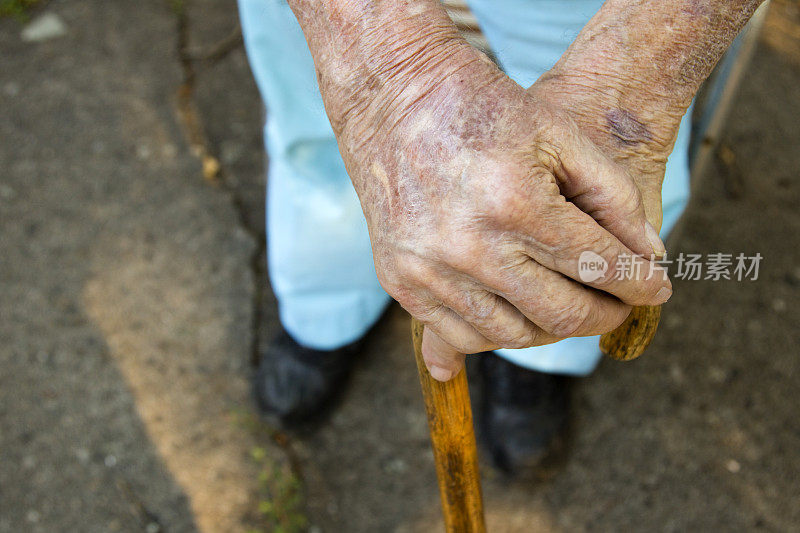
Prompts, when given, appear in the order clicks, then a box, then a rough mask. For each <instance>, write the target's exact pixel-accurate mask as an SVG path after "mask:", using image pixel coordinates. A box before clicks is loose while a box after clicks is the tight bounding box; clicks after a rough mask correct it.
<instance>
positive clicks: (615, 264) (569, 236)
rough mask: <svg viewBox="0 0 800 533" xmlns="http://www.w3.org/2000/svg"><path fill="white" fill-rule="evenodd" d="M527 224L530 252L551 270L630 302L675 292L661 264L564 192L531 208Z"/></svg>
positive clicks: (654, 300) (659, 300) (658, 299)
mask: <svg viewBox="0 0 800 533" xmlns="http://www.w3.org/2000/svg"><path fill="white" fill-rule="evenodd" d="M537 211H538V210H537ZM528 225H529V228H528V231H527V236H528V239H527V245H528V249H527V252H528V254H529V255H530V257H532V258H533V259H534V260H535V261H536V262H537V263H539V264H540V265H542V266H544V267H546V268H549V269H550V270H555V271H557V272H560V273H562V274H564V275H565V276H567V277H569V278H571V279H573V280H575V281H577V282H579V283H582V284H584V285H588V286H590V287H594V288H596V289H599V290H601V291H604V292H607V293H609V294H612V295H614V296H616V297H617V298H619V299H620V300H622V301H623V302H624V303H626V304H628V305H660V304H663V303H664V302H666V301H667V300H668V299H669V298H670V296H671V295H672V284H671V283H670V282H669V279H668V278H667V276H666V272H665V271H664V269H663V268H662V267H661V266H660V265H658V264H656V263H654V262H651V261H648V260H646V259H644V258H642V257H640V256H638V255H636V254H634V253H633V252H632V251H631V250H630V249H629V248H628V247H627V246H625V245H624V244H623V243H622V242H620V241H619V239H617V238H616V237H615V236H614V235H612V234H611V233H609V232H608V231H607V230H606V229H604V228H602V227H601V226H600V225H599V224H598V223H597V222H596V221H595V220H594V219H593V218H592V217H591V216H589V215H588V214H586V213H584V212H583V211H581V210H580V209H579V208H578V207H577V206H575V205H573V204H572V203H570V202H567V201H565V200H564V199H563V198H561V199H558V198H552V201H551V202H550V203H549V205H546V206H544V207H543V208H542V209H541V211H539V212H538V213H533V214H532V218H531V220H530V221H529V224H528Z"/></svg>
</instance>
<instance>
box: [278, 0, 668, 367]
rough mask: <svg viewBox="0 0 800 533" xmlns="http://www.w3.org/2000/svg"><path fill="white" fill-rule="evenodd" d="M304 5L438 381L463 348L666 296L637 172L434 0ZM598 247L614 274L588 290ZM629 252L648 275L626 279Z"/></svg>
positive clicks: (659, 247) (598, 327)
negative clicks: (621, 267)
mask: <svg viewBox="0 0 800 533" xmlns="http://www.w3.org/2000/svg"><path fill="white" fill-rule="evenodd" d="M294 4H295V5H294V6H293V8H294V9H295V12H296V14H297V15H298V19H299V20H300V22H301V25H303V27H304V31H305V34H306V37H307V38H308V40H309V44H310V48H311V50H312V53H313V55H314V57H315V62H316V66H317V69H318V75H319V81H320V88H321V91H322V95H323V98H324V100H325V105H326V109H327V111H328V115H329V117H330V119H331V123H332V125H333V127H334V131H335V133H336V135H337V139H338V141H339V147H340V151H341V153H342V155H343V157H344V161H345V164H346V166H347V169H348V172H349V174H350V176H351V178H352V180H353V183H354V185H355V188H356V191H357V192H358V194H359V197H360V199H361V203H362V207H363V209H364V213H365V215H366V218H367V224H368V227H369V231H370V238H371V241H372V245H373V253H374V258H375V264H376V270H377V273H378V277H379V279H380V281H381V283H382V285H383V286H384V288H385V289H386V290H387V292H389V294H391V295H392V296H393V297H394V298H395V299H396V300H397V301H398V302H400V304H401V305H403V307H405V308H406V309H407V310H408V311H409V312H410V313H411V314H412V315H414V316H415V317H417V318H418V319H420V320H422V321H423V322H424V323H425V324H426V326H427V328H426V330H427V333H426V335H425V341H424V343H423V353H424V355H425V359H426V363H427V364H428V366H429V368H430V369H431V373H432V375H433V376H434V377H435V378H437V379H442V380H446V379H449V378H450V377H452V376H453V375H455V373H456V372H457V371H458V370H459V369H460V368H461V366H462V365H463V355H461V354H464V353H476V352H480V351H485V350H490V349H495V348H498V347H503V348H523V347H528V346H535V345H540V344H545V343H549V342H553V341H555V340H558V339H560V338H563V337H567V336H580V335H593V334H599V333H603V332H606V331H609V330H611V329H613V328H614V327H616V326H617V325H619V324H620V323H621V322H622V321H623V320H624V319H625V317H626V316H627V315H628V313H629V311H630V305H644V304H650V305H655V304H660V303H663V302H664V301H666V300H667V299H668V298H669V296H670V294H671V288H670V284H669V281H667V280H666V279H665V277H664V276H663V275H661V274H660V268H659V267H658V266H657V265H651V264H650V262H649V261H647V260H646V259H644V258H641V257H638V256H637V255H636V254H642V255H645V256H648V257H649V256H650V255H651V254H652V253H654V252H655V253H661V252H663V244H662V243H661V241H660V240H659V239H658V235H657V233H656V231H655V229H654V228H653V227H652V226H650V224H649V223H647V221H646V218H645V212H644V209H643V205H642V200H641V195H640V193H639V189H638V188H637V187H636V185H635V183H634V182H633V180H632V179H631V177H630V176H629V175H628V174H627V172H626V171H625V170H624V169H623V168H622V167H620V166H618V165H617V164H615V163H614V162H613V161H612V160H611V159H609V158H607V157H606V156H604V155H603V154H602V153H601V151H600V150H599V149H598V148H597V147H596V146H595V145H594V144H593V143H592V142H591V141H590V140H589V139H588V137H586V136H584V135H583V134H582V133H581V132H580V130H579V129H578V127H577V126H576V125H575V123H574V122H573V121H572V120H571V118H570V117H569V115H568V114H567V113H565V112H564V111H563V110H561V109H560V108H559V107H557V106H554V105H552V104H551V103H549V102H547V101H545V100H544V99H542V98H540V97H538V96H537V95H535V94H531V93H529V92H526V91H525V90H524V89H522V88H521V87H519V86H518V85H517V84H516V83H514V82H513V81H512V80H510V79H509V78H508V77H507V76H505V75H504V74H503V73H502V72H501V71H499V70H498V69H497V67H496V66H495V65H494V64H492V63H491V62H490V61H489V60H488V59H487V58H486V57H485V56H483V55H482V54H480V53H479V52H477V51H475V50H474V49H472V48H471V47H470V46H469V45H468V44H467V43H466V42H465V41H464V40H463V39H462V38H461V37H460V36H459V35H458V34H457V33H456V31H455V29H454V28H453V26H452V24H451V23H450V22H449V20H448V19H447V18H446V15H445V14H444V12H443V11H442V9H441V8H440V7H439V6H438V5H437V4H436V2H433V1H423V0H419V1H412V2H405V3H402V4H401V5H399V6H398V5H396V4H394V3H384V2H374V3H369V4H363V5H362V3H361V2H347V1H338V2H336V1H333V0H330V1H327V2H326V1H323V2H321V3H320V4H321V6H322V8H323V9H327V12H326V13H324V14H323V16H319V13H317V12H313V13H312V12H310V11H307V10H305V9H304V7H303V4H305V2H302V1H301V0H296V1H295V2H294ZM320 4H315V5H317V7H319V5H320ZM377 4H381V5H380V6H378V5H377ZM331 24H333V25H336V28H335V34H336V35H337V39H336V40H332V39H330V35H331V34H332V33H334V31H333V30H332V29H331V28H329V27H327V26H329V25H331ZM587 251H591V252H594V253H596V254H598V255H599V256H601V257H602V258H603V259H604V260H605V261H606V262H607V264H608V265H609V268H608V269H607V271H606V275H604V276H601V277H599V278H598V279H595V280H591V281H588V282H586V283H585V284H584V283H583V282H582V281H581V279H580V277H579V272H578V264H579V257H580V256H581V254H582V253H583V252H587ZM623 256H624V257H632V258H633V260H634V262H636V263H638V264H639V265H638V266H639V268H638V272H639V273H640V274H639V276H638V277H632V278H624V277H623V278H620V277H619V276H617V275H615V274H616V269H615V265H616V264H617V261H618V259H619V258H620V257H623ZM654 270H655V271H657V272H656V274H655V275H651V274H652V273H653V271H654ZM632 271H633V272H635V271H637V270H632ZM434 333H435V334H434Z"/></svg>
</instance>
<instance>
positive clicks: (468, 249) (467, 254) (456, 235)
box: [438, 230, 484, 272]
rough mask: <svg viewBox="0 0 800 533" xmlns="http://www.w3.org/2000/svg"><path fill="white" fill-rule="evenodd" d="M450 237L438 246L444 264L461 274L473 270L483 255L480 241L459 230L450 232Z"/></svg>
mask: <svg viewBox="0 0 800 533" xmlns="http://www.w3.org/2000/svg"><path fill="white" fill-rule="evenodd" d="M450 235H451V237H450V238H448V239H444V240H443V241H442V242H440V243H439V244H438V246H439V247H441V252H440V253H441V256H442V258H443V259H444V262H445V263H447V264H448V265H450V266H451V267H453V268H455V269H456V270H459V271H462V272H466V271H471V270H473V269H475V268H476V267H477V265H478V264H479V263H480V261H481V256H482V255H483V248H484V246H483V243H482V242H481V240H480V239H479V238H478V237H477V236H476V235H474V234H473V233H471V232H465V231H460V230H452V231H450Z"/></svg>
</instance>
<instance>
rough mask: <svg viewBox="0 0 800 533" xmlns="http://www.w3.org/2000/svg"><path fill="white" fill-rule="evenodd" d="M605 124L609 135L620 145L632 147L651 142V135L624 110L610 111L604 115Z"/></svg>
mask: <svg viewBox="0 0 800 533" xmlns="http://www.w3.org/2000/svg"><path fill="white" fill-rule="evenodd" d="M606 124H607V125H608V129H609V131H610V132H611V134H612V135H613V136H614V137H616V138H617V139H618V140H619V141H620V142H621V143H622V144H624V145H626V146H632V145H636V144H640V143H646V142H650V141H652V140H653V134H652V133H650V130H649V129H648V128H647V126H645V125H644V124H643V123H642V122H640V121H639V119H637V118H636V115H634V114H633V113H631V112H630V111H627V110H625V109H612V110H611V111H608V112H607V113H606Z"/></svg>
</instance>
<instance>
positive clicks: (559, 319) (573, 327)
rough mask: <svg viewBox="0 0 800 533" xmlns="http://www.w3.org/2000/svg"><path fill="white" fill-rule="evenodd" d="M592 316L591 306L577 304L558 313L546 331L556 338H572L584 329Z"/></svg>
mask: <svg viewBox="0 0 800 533" xmlns="http://www.w3.org/2000/svg"><path fill="white" fill-rule="evenodd" d="M591 316H592V309H591V307H590V306H589V305H587V304H585V303H582V302H575V303H572V304H570V305H568V306H566V307H564V308H562V309H560V310H559V311H557V312H556V314H555V315H554V316H553V318H552V320H551V321H550V323H549V324H548V325H547V328H546V329H547V331H548V332H549V333H551V334H552V335H555V336H556V337H571V336H573V335H575V334H576V333H578V332H580V331H581V330H583V329H584V327H585V326H586V324H587V322H588V321H589V319H590V318H591Z"/></svg>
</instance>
